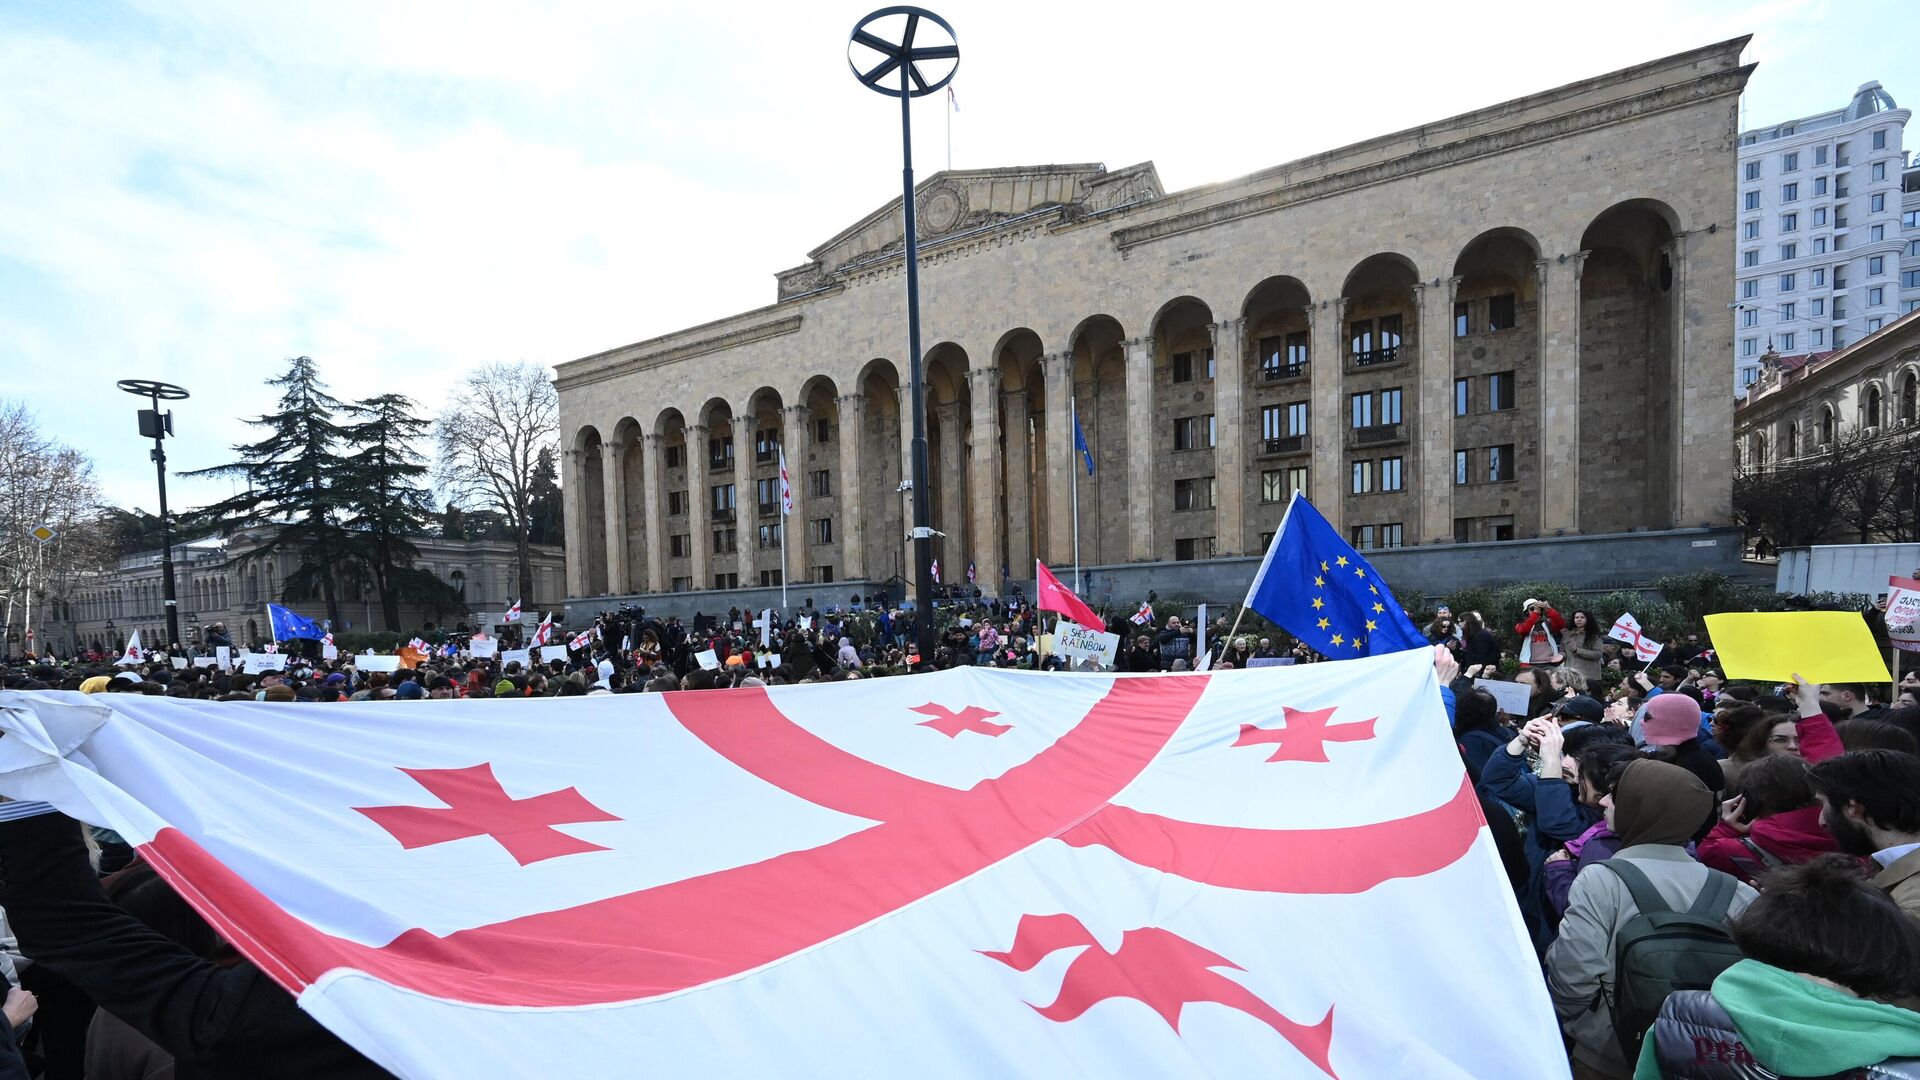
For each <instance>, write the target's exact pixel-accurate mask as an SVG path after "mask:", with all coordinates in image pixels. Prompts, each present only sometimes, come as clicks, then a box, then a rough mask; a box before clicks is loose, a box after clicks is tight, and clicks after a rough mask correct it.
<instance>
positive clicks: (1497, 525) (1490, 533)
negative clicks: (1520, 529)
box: [1486, 517, 1513, 541]
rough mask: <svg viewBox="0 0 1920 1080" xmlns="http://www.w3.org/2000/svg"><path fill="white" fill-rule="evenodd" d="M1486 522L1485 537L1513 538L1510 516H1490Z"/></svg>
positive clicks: (1498, 539)
mask: <svg viewBox="0 0 1920 1080" xmlns="http://www.w3.org/2000/svg"><path fill="white" fill-rule="evenodd" d="M1486 524H1487V539H1489V540H1494V541H1500V540H1511V539H1513V518H1512V517H1490V518H1488V519H1487V523H1486Z"/></svg>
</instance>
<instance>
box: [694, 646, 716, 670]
mask: <svg viewBox="0 0 1920 1080" xmlns="http://www.w3.org/2000/svg"><path fill="white" fill-rule="evenodd" d="M693 658H694V659H695V660H698V661H699V662H700V666H701V667H703V668H717V667H719V666H720V656H719V654H718V653H715V652H714V651H713V650H712V649H701V650H700V651H699V652H697V653H694V654H693Z"/></svg>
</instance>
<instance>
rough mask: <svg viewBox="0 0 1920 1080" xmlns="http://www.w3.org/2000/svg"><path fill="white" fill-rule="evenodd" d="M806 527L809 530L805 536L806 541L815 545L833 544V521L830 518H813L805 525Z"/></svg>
mask: <svg viewBox="0 0 1920 1080" xmlns="http://www.w3.org/2000/svg"><path fill="white" fill-rule="evenodd" d="M807 526H808V529H809V534H808V536H807V539H809V540H811V541H812V542H814V543H816V544H831V543H833V519H832V518H830V517H823V518H814V519H813V520H812V521H810V522H808V523H807Z"/></svg>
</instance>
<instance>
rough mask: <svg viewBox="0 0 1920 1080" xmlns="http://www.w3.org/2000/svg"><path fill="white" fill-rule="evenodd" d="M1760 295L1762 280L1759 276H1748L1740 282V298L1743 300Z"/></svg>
mask: <svg viewBox="0 0 1920 1080" xmlns="http://www.w3.org/2000/svg"><path fill="white" fill-rule="evenodd" d="M1759 295H1760V280H1759V279H1758V278H1748V279H1747V280H1745V281H1743V282H1741V283H1740V298H1741V299H1742V300H1753V299H1757V298H1758V297H1759Z"/></svg>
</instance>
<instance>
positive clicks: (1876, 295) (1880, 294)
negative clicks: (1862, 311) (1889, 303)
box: [1867, 285, 1887, 307]
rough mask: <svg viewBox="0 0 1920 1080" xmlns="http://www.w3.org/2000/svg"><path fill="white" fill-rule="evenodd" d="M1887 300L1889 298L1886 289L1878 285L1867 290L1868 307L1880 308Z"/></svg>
mask: <svg viewBox="0 0 1920 1080" xmlns="http://www.w3.org/2000/svg"><path fill="white" fill-rule="evenodd" d="M1886 298H1887V291H1886V289H1884V288H1882V287H1880V286H1878V285H1876V286H1874V287H1873V288H1871V289H1868V290H1867V306H1868V307H1878V306H1880V305H1881V304H1884V303H1886Z"/></svg>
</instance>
